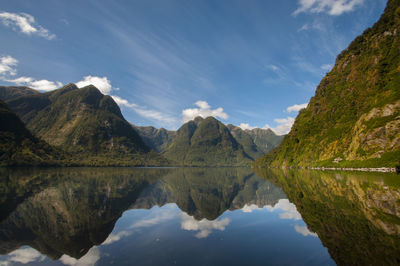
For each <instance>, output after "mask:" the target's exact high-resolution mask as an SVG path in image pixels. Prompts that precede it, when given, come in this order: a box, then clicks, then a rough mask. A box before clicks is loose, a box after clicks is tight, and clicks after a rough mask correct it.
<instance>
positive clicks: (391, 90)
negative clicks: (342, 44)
mask: <svg viewBox="0 0 400 266" xmlns="http://www.w3.org/2000/svg"><path fill="white" fill-rule="evenodd" d="M399 158H400V0H389V1H388V3H387V6H386V9H385V11H384V13H383V15H382V16H381V18H380V19H379V21H378V22H377V23H376V24H375V25H374V26H373V27H372V28H369V29H367V30H366V31H364V33H363V34H362V35H360V36H358V37H357V38H356V39H355V40H354V41H353V42H352V43H351V44H350V45H349V47H348V48H347V49H346V50H344V51H343V52H342V53H341V54H340V55H339V56H338V57H337V59H336V63H335V66H334V67H333V69H332V70H331V72H330V73H328V74H327V75H326V76H325V77H324V78H323V79H322V81H321V83H320V84H319V86H318V88H317V90H316V92H315V96H314V97H312V98H311V100H310V103H309V104H308V107H307V108H306V109H303V110H302V111H300V113H299V115H298V116H297V118H296V121H295V123H294V125H293V127H292V129H291V131H290V133H289V134H288V135H287V136H286V137H285V139H284V140H283V142H282V144H281V145H280V147H279V148H277V149H275V150H274V151H272V152H271V153H269V154H267V155H265V156H264V157H262V158H261V159H260V160H258V161H257V165H261V166H265V165H270V166H337V167H340V166H350V167H382V166H386V167H393V166H395V165H396V164H398V163H399Z"/></svg>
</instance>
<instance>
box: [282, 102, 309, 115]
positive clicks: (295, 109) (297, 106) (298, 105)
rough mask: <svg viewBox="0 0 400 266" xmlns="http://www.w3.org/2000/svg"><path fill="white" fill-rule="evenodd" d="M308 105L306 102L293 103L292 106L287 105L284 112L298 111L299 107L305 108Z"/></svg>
mask: <svg viewBox="0 0 400 266" xmlns="http://www.w3.org/2000/svg"><path fill="white" fill-rule="evenodd" d="M307 105H308V103H302V104H294V105H292V106H289V107H288V108H286V112H288V113H291V112H298V111H300V110H301V109H304V108H306V107H307Z"/></svg>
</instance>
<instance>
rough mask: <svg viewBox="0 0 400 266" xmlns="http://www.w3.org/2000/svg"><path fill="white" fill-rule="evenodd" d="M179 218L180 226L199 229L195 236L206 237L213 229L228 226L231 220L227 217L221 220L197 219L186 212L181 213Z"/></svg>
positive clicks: (188, 229)
mask: <svg viewBox="0 0 400 266" xmlns="http://www.w3.org/2000/svg"><path fill="white" fill-rule="evenodd" d="M181 219H182V220H181V228H182V229H183V230H187V231H199V232H198V233H197V234H196V237H197V238H206V237H208V236H209V235H210V234H211V233H212V231H213V230H218V231H224V230H225V228H226V226H228V225H229V223H230V222H231V220H230V219H229V218H223V219H221V220H214V221H209V220H207V219H203V220H201V221H197V220H196V219H195V218H193V217H192V216H189V215H187V214H186V213H182V214H181Z"/></svg>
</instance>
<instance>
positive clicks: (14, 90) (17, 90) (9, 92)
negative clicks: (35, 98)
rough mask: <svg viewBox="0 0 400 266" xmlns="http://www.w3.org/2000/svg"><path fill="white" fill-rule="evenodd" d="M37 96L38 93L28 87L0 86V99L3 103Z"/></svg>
mask: <svg viewBox="0 0 400 266" xmlns="http://www.w3.org/2000/svg"><path fill="white" fill-rule="evenodd" d="M39 94H40V93H39V92H38V91H35V90H33V89H31V88H28V87H17V86H0V99H1V100H3V101H10V100H13V99H15V98H18V97H21V96H24V95H39Z"/></svg>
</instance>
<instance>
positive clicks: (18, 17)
mask: <svg viewBox="0 0 400 266" xmlns="http://www.w3.org/2000/svg"><path fill="white" fill-rule="evenodd" d="M0 21H1V23H2V24H3V25H4V26H6V27H10V28H12V29H13V30H14V31H19V32H21V33H23V34H26V35H37V36H40V37H43V38H45V39H47V40H52V39H54V38H55V37H56V35H54V34H51V33H50V32H49V30H47V29H45V28H43V27H42V26H40V25H38V24H37V23H36V22H35V18H34V17H33V16H31V15H29V14H26V13H19V14H16V13H9V12H0Z"/></svg>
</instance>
